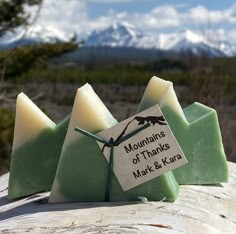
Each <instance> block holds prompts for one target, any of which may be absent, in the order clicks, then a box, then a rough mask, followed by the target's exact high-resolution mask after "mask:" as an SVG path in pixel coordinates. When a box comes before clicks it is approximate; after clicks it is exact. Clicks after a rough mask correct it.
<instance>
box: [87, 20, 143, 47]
mask: <svg viewBox="0 0 236 234" xmlns="http://www.w3.org/2000/svg"><path fill="white" fill-rule="evenodd" d="M143 37H144V35H143V34H142V33H141V32H140V31H139V30H137V29H136V28H135V27H134V26H133V25H131V24H128V23H116V24H112V25H111V26H109V27H108V28H105V29H103V30H101V31H98V30H96V31H93V32H92V33H91V34H90V36H89V37H88V38H87V40H86V45H87V46H111V47H124V46H126V47H134V42H135V41H139V40H140V39H142V38H143Z"/></svg>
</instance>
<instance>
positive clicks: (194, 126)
mask: <svg viewBox="0 0 236 234" xmlns="http://www.w3.org/2000/svg"><path fill="white" fill-rule="evenodd" d="M155 104H159V105H160V107H161V109H162V112H163V113H164V115H165V118H166V120H167V122H168V124H169V125H170V127H171V130H172V132H173V133H174V135H175V137H176V139H177V141H178V143H179V145H180V147H181V148H182V150H183V152H184V154H185V156H186V158H187V160H188V164H185V165H183V166H181V167H179V168H177V169H175V170H174V171H173V173H174V175H175V178H176V180H177V181H178V183H179V184H215V183H221V182H227V181H228V166H227V161H226V156H225V153H224V148H223V144H222V138H221V133H220V127H219V123H218V118H217V113H216V111H215V110H214V109H212V108H209V107H207V106H205V105H203V104H200V103H193V104H192V105H190V106H188V107H187V108H185V109H184V110H182V108H181V106H180V104H179V102H178V100H177V97H176V94H175V92H174V89H173V85H172V83H171V82H169V81H165V80H162V79H160V78H157V77H153V78H152V79H151V80H150V82H149V84H148V86H147V88H146V90H145V93H144V95H143V98H142V101H141V103H140V106H139V109H138V110H139V111H142V110H144V109H146V108H148V107H151V106H153V105H155Z"/></svg>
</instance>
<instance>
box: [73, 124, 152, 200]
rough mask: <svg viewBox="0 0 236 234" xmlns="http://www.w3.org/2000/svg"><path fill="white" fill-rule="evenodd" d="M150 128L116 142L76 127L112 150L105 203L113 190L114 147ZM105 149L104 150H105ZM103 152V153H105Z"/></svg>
mask: <svg viewBox="0 0 236 234" xmlns="http://www.w3.org/2000/svg"><path fill="white" fill-rule="evenodd" d="M148 127H150V124H149V123H147V124H145V125H144V126H142V127H140V128H137V129H135V130H134V131H132V132H130V133H129V134H127V135H125V136H122V137H120V136H119V137H118V138H117V140H114V139H113V138H110V140H109V141H107V140H105V139H103V138H101V137H99V136H97V135H94V134H92V133H91V132H88V131H86V130H84V129H82V128H79V127H76V128H75V129H74V130H75V131H76V132H79V133H81V134H82V135H84V136H87V137H89V138H91V139H93V140H95V141H98V142H101V143H103V144H104V147H105V146H107V147H109V148H111V149H110V157H109V160H108V163H109V167H108V174H107V183H106V191H105V201H107V202H108V201H110V196H111V188H112V172H113V167H114V147H115V146H118V145H119V144H121V143H122V142H124V141H126V140H128V139H129V138H131V137H133V136H135V135H136V134H138V133H139V132H141V131H143V130H144V129H146V128H148ZM104 147H103V150H104ZM103 150H102V151H103Z"/></svg>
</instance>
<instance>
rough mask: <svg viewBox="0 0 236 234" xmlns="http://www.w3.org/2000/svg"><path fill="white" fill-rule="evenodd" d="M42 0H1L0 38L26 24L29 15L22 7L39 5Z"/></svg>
mask: <svg viewBox="0 0 236 234" xmlns="http://www.w3.org/2000/svg"><path fill="white" fill-rule="evenodd" d="M41 2H42V0H1V1H0V37H2V36H3V35H4V34H5V33H6V32H8V31H13V30H14V29H16V28H17V27H19V26H21V25H26V24H27V23H28V19H29V16H30V15H29V14H27V13H26V12H25V8H24V6H26V5H28V6H32V5H37V4H40V3H41Z"/></svg>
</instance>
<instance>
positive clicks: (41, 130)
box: [8, 93, 69, 199]
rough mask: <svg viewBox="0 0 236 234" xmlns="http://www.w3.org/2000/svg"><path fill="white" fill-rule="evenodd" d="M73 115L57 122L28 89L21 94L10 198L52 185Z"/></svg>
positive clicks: (45, 188) (9, 188)
mask: <svg viewBox="0 0 236 234" xmlns="http://www.w3.org/2000/svg"><path fill="white" fill-rule="evenodd" d="M68 124H69V116H68V117H67V118H65V119H64V120H63V121H62V122H61V123H59V124H58V125H56V124H55V123H54V122H53V121H52V120H50V119H49V118H48V117H47V116H46V115H45V114H44V113H43V112H42V111H41V110H40V109H39V108H38V107H37V106H36V105H35V104H34V103H33V102H32V101H31V100H30V99H29V98H28V97H27V96H26V95H25V94H24V93H20V94H19V95H18V96H17V101H16V117H15V129H14V139H13V148H12V156H11V166H10V178H9V185H8V198H9V199H14V198H19V197H23V196H27V195H30V194H34V193H37V192H42V191H47V190H50V189H51V186H52V183H53V180H54V176H55V173H56V168H57V164H58V161H59V157H60V153H61V148H62V145H63V141H64V138H65V135H66V131H67V128H68Z"/></svg>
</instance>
